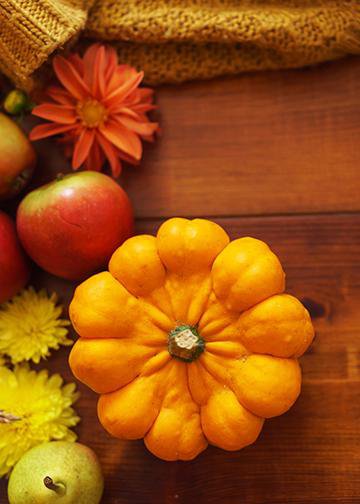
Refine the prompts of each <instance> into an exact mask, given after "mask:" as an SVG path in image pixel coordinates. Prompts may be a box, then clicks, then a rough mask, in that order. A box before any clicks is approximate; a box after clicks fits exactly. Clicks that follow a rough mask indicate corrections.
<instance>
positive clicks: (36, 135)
mask: <svg viewBox="0 0 360 504" xmlns="http://www.w3.org/2000/svg"><path fill="white" fill-rule="evenodd" d="M75 127H76V126H75V124H65V125H60V124H55V123H47V124H39V125H38V126H35V128H33V129H32V130H31V132H30V134H29V138H30V140H40V139H41V138H47V137H49V136H53V135H59V134H60V133H65V132H66V131H70V130H72V129H74V128H75Z"/></svg>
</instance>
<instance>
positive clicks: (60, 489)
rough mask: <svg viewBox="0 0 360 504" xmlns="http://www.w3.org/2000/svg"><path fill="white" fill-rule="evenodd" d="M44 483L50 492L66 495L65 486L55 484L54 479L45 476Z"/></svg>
mask: <svg viewBox="0 0 360 504" xmlns="http://www.w3.org/2000/svg"><path fill="white" fill-rule="evenodd" d="M43 481H44V485H45V486H46V488H48V489H49V490H53V491H54V492H57V493H61V494H62V493H64V490H65V487H64V485H63V484H62V483H54V480H53V479H52V478H50V476H45V478H44V479H43Z"/></svg>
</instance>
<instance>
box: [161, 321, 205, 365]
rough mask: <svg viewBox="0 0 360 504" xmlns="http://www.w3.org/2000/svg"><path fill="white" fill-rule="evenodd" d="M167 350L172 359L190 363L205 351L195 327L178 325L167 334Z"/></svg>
mask: <svg viewBox="0 0 360 504" xmlns="http://www.w3.org/2000/svg"><path fill="white" fill-rule="evenodd" d="M168 350H169V354H170V355H171V356H172V357H175V358H176V359H180V360H182V361H185V362H192V361H193V360H195V359H197V358H198V357H199V356H200V354H201V353H202V352H203V351H204V350H205V341H204V340H203V338H202V337H201V336H200V334H199V333H198V331H197V329H196V327H194V326H190V325H179V326H177V327H175V329H173V330H172V331H170V333H169V337H168Z"/></svg>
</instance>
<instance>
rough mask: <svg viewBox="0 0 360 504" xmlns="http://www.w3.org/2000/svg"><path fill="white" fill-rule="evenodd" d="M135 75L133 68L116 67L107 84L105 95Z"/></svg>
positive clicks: (125, 66) (127, 66) (126, 66)
mask: <svg viewBox="0 0 360 504" xmlns="http://www.w3.org/2000/svg"><path fill="white" fill-rule="evenodd" d="M134 75H136V70H135V68H133V67H131V66H129V65H117V67H116V68H115V70H114V73H113V74H112V75H111V78H110V80H109V82H108V86H107V89H106V93H107V94H110V93H112V92H113V91H115V90H116V89H118V88H119V87H120V86H122V85H123V84H124V82H126V81H127V80H128V79H129V78H130V77H132V76H134Z"/></svg>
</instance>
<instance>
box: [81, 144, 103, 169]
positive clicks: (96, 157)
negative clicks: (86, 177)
mask: <svg viewBox="0 0 360 504" xmlns="http://www.w3.org/2000/svg"><path fill="white" fill-rule="evenodd" d="M104 161H105V157H104V154H103V152H102V150H101V148H100V146H99V144H98V142H97V137H95V140H94V142H93V144H92V146H91V149H90V152H89V155H88V157H87V159H86V161H85V167H86V169H87V170H93V171H100V170H101V167H102V165H103V164H104Z"/></svg>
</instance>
